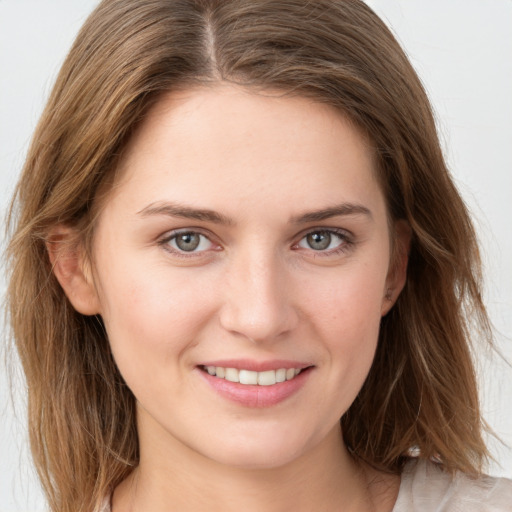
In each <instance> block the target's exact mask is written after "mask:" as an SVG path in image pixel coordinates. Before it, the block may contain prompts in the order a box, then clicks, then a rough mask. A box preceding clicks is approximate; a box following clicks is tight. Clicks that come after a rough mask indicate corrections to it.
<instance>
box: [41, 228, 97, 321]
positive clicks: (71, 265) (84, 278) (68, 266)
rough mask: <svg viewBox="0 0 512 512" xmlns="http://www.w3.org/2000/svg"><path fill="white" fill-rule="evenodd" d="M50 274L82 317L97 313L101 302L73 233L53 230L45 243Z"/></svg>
mask: <svg viewBox="0 0 512 512" xmlns="http://www.w3.org/2000/svg"><path fill="white" fill-rule="evenodd" d="M46 250H47V251H48V256H49V258H50V263H51V265H52V272H53V274H54V275H55V277H56V278H57V280H58V281H59V284H60V285H61V287H62V289H63V290H64V293H65V294H66V296H67V298H68V299H69V301H70V302H71V304H72V305H73V307H74V308H75V309H76V310H77V311H78V312H79V313H82V314H83V315H96V314H99V313H100V303H99V300H98V295H97V292H96V287H95V286H94V282H93V279H92V274H91V272H90V269H89V266H88V264H87V260H86V258H85V255H84V251H83V249H82V247H81V244H80V242H79V241H78V236H77V233H76V230H74V229H73V228H71V227H69V226H65V225H58V226H56V227H54V228H53V229H52V230H51V231H50V233H49V235H48V238H47V240H46Z"/></svg>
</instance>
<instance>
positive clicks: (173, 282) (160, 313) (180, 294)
mask: <svg viewBox="0 0 512 512" xmlns="http://www.w3.org/2000/svg"><path fill="white" fill-rule="evenodd" d="M104 268H111V267H104ZM169 274H170V273H169V269H167V268H164V267H163V266H158V265H155V266H153V267H151V266H150V267H148V268H146V269H145V270H144V272H141V271H134V267H133V265H131V264H130V262H129V261H126V262H122V261H118V264H117V265H116V267H115V270H114V271H112V272H110V273H109V274H108V276H105V278H104V279H103V282H102V294H101V302H102V306H103V308H102V311H103V315H102V316H103V319H104V323H105V326H106V329H107V334H108V338H109V341H110V345H111V347H112V352H113V354H114V358H115V360H116V362H117V364H118V366H119V368H120V370H121V373H122V374H123V376H124V377H125V378H126V379H127V380H128V378H129V375H127V373H128V374H133V376H135V375H136V374H137V375H139V374H140V373H143V374H145V375H146V376H147V375H151V374H152V372H154V371H155V370H156V368H158V367H159V366H161V365H162V363H164V364H166V363H169V364H173V363H176V362H177V360H178V359H179V357H180V354H181V353H182V352H183V351H184V350H185V349H186V348H188V347H190V346H191V345H192V344H193V343H195V342H196V339H197V333H198V332H199V331H200V330H201V328H202V325H203V324H204V322H206V321H207V318H208V317H209V315H208V313H209V312H210V311H211V309H212V307H211V301H210V302H208V301H207V299H206V297H205V294H204V293H201V290H200V286H199V283H200V280H198V279H191V278H190V277H189V276H188V275H187V274H186V273H183V272H181V273H177V274H173V275H169ZM141 361H144V364H143V365H142V364H139V363H140V362H141Z"/></svg>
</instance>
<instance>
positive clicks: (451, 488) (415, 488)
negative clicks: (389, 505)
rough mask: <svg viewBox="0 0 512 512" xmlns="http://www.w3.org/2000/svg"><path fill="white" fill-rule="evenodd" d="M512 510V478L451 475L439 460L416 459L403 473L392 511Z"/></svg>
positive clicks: (505, 511)
mask: <svg viewBox="0 0 512 512" xmlns="http://www.w3.org/2000/svg"><path fill="white" fill-rule="evenodd" d="M416 511H417V512H420V511H421V512H459V511H460V512H507V511H508V512H510V511H512V480H509V479H507V478H493V477H490V476H481V477H479V478H470V477H468V476H467V475H465V474H463V473H457V474H456V475H455V476H452V475H450V474H448V473H445V472H444V471H443V470H442V469H441V468H440V467H439V466H438V465H437V464H434V463H432V462H429V461H426V460H420V459H414V460H411V461H409V462H408V463H407V465H406V466H405V468H404V471H403V473H402V482H401V484H400V491H399V493H398V499H397V501H396V504H395V507H394V509H393V512H416Z"/></svg>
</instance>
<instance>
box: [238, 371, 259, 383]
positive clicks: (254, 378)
mask: <svg viewBox="0 0 512 512" xmlns="http://www.w3.org/2000/svg"><path fill="white" fill-rule="evenodd" d="M239 377H240V381H239V382H240V384H258V372H251V371H249V370H240V373H239Z"/></svg>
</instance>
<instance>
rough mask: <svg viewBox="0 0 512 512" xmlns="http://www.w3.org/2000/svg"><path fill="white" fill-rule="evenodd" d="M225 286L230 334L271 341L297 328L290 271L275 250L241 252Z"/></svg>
mask: <svg viewBox="0 0 512 512" xmlns="http://www.w3.org/2000/svg"><path fill="white" fill-rule="evenodd" d="M225 284H226V287H225V292H224V304H223V307H222V312H221V323H222V325H223V327H224V328H225V329H227V330H228V331H230V332H232V333H237V334H239V335H242V336H244V337H246V338H247V339H250V340H252V341H254V342H267V341H272V340H274V339H276V338H277V337H279V336H280V335H282V334H284V333H285V332H287V331H289V330H291V329H292V328H293V326H294V324H295V322H296V314H295V312H294V310H293V307H292V304H291V300H290V299H291V298H290V296H289V293H288V283H287V272H286V269H285V268H284V263H283V261H282V259H281V258H279V256H278V254H276V251H274V250H272V248H269V247H257V248H253V249H245V250H241V251H240V252H239V253H238V254H236V256H234V257H233V261H232V262H231V264H230V268H229V271H228V275H227V278H226V282H225Z"/></svg>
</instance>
